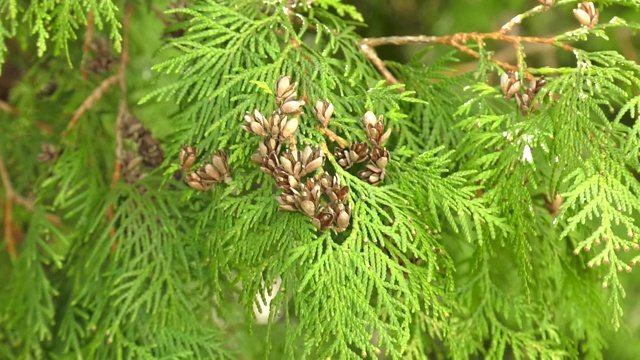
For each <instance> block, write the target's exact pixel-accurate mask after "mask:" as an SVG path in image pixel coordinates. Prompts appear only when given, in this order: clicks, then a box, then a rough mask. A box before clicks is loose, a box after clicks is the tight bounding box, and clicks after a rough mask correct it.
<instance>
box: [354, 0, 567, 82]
mask: <svg viewBox="0 0 640 360" xmlns="http://www.w3.org/2000/svg"><path fill="white" fill-rule="evenodd" d="M568 2H571V0H562V1H559V2H558V3H557V4H561V3H568ZM548 9H549V7H547V6H544V5H539V6H536V7H534V8H532V9H531V10H528V11H526V12H524V13H521V14H519V15H517V16H515V17H513V18H512V19H511V20H510V21H509V22H507V23H506V24H504V25H503V26H502V28H501V29H500V30H499V31H494V32H490V33H478V32H471V33H456V34H452V35H444V36H426V35H418V36H388V37H379V38H364V39H362V40H360V42H359V43H358V45H359V47H360V50H361V51H362V52H363V54H364V55H365V56H366V57H367V58H368V59H369V61H371V63H372V64H373V66H375V68H376V69H377V70H378V71H379V72H380V74H381V75H382V76H383V77H384V79H385V80H386V81H387V83H388V84H390V85H395V84H398V83H400V82H399V81H398V79H396V78H395V76H393V74H392V73H391V72H390V71H389V69H387V67H386V65H385V64H384V62H383V61H382V60H381V59H380V58H379V57H378V55H377V54H376V52H375V50H374V49H373V48H374V47H376V46H382V45H408V44H440V45H446V46H451V47H454V48H456V49H458V50H459V51H460V52H463V53H465V54H468V55H471V56H473V57H475V58H481V55H480V53H478V52H477V51H475V50H473V49H471V48H469V47H468V46H467V45H466V44H467V43H468V42H470V41H472V42H476V43H478V44H479V45H480V46H484V42H485V41H487V40H493V41H504V42H508V43H511V44H512V45H513V46H514V47H515V49H516V51H517V52H519V51H521V50H520V48H521V46H522V44H524V43H530V44H545V45H553V46H556V47H558V48H561V49H563V50H566V51H570V52H573V51H574V50H575V48H574V47H573V46H571V45H568V44H565V43H562V42H560V41H558V40H556V39H555V38H554V37H535V36H517V35H508V34H507V33H508V32H509V31H511V30H512V29H513V27H514V26H516V25H517V24H520V23H521V22H522V20H523V19H525V18H528V17H531V16H534V15H536V14H539V13H541V12H543V11H546V10H548ZM521 55H523V54H518V56H517V59H518V66H514V65H511V64H508V63H505V62H502V61H499V60H496V59H491V60H490V61H491V62H493V63H494V64H496V65H498V66H500V67H501V68H503V69H505V70H516V69H518V68H519V67H522V58H523V56H521ZM527 77H528V78H530V77H532V76H531V75H530V74H528V73H527Z"/></svg>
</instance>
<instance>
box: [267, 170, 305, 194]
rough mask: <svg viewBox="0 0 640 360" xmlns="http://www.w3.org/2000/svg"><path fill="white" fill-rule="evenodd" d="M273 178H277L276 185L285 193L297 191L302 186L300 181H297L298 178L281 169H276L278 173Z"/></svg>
mask: <svg viewBox="0 0 640 360" xmlns="http://www.w3.org/2000/svg"><path fill="white" fill-rule="evenodd" d="M273 177H274V178H275V181H276V185H277V186H278V187H279V188H280V189H282V190H284V191H290V190H291V189H297V188H298V187H299V186H300V181H299V179H296V177H295V176H293V175H289V174H288V173H287V172H286V171H284V170H282V169H281V168H277V169H276V171H275V172H274V173H273Z"/></svg>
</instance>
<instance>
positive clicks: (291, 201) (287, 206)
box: [276, 192, 298, 211]
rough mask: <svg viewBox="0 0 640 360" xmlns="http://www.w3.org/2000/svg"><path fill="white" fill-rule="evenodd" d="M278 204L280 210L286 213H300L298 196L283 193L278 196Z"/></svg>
mask: <svg viewBox="0 0 640 360" xmlns="http://www.w3.org/2000/svg"><path fill="white" fill-rule="evenodd" d="M276 200H278V203H279V204H280V206H279V209H280V210H284V211H298V206H297V205H296V204H297V202H296V195H294V194H293V193H292V192H283V193H282V194H280V195H278V197H277V198H276Z"/></svg>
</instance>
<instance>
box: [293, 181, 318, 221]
mask: <svg viewBox="0 0 640 360" xmlns="http://www.w3.org/2000/svg"><path fill="white" fill-rule="evenodd" d="M291 192H292V193H293V195H294V197H295V202H296V208H297V209H299V210H300V212H302V213H303V214H305V215H307V216H309V217H313V216H315V214H316V212H317V210H318V206H319V203H320V195H321V186H320V183H319V182H317V181H316V180H315V179H313V178H308V179H307V181H306V182H304V183H301V184H300V189H299V190H295V189H291Z"/></svg>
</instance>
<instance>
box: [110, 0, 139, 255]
mask: <svg viewBox="0 0 640 360" xmlns="http://www.w3.org/2000/svg"><path fill="white" fill-rule="evenodd" d="M132 13H133V5H131V4H127V5H126V9H125V14H124V20H123V25H122V31H123V34H124V36H123V39H122V55H121V57H120V66H119V68H118V73H117V74H116V76H117V78H118V83H119V84H120V92H121V98H120V105H119V107H118V117H117V118H116V124H115V125H116V131H115V134H116V135H115V136H116V154H115V155H116V161H115V164H114V167H113V174H112V175H111V187H112V188H113V187H114V186H115V184H116V183H117V182H118V181H119V180H120V178H121V176H122V158H123V139H122V131H120V129H121V127H122V122H123V121H124V119H125V117H126V116H128V114H129V109H128V108H127V100H126V96H127V64H128V63H129V27H130V23H131V14H132ZM114 212H115V209H114V206H113V204H112V205H111V206H109V209H107V214H106V216H107V219H108V220H109V222H112V221H113V217H114ZM115 231H116V229H115V227H112V228H111V230H110V231H109V234H110V235H111V236H114V235H115ZM117 246H118V244H117V242H116V241H114V242H113V243H112V244H111V251H112V252H113V251H115V249H116V247H117Z"/></svg>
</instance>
